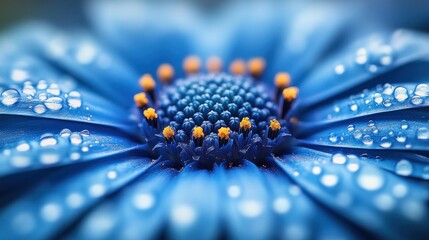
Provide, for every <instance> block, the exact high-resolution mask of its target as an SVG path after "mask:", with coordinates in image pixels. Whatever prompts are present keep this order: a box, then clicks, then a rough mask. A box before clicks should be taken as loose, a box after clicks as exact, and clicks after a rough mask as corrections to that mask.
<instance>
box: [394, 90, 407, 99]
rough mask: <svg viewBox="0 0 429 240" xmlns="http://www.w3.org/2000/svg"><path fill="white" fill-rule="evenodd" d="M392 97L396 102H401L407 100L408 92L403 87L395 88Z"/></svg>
mask: <svg viewBox="0 0 429 240" xmlns="http://www.w3.org/2000/svg"><path fill="white" fill-rule="evenodd" d="M394 97H395V99H396V100H397V101H398V102H403V101H405V100H407V98H408V91H407V89H406V88H404V87H397V88H395V91H394Z"/></svg>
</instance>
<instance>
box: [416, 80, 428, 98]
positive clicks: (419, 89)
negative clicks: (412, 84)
mask: <svg viewBox="0 0 429 240" xmlns="http://www.w3.org/2000/svg"><path fill="white" fill-rule="evenodd" d="M414 94H415V95H417V96H420V97H427V96H429V86H428V85H427V84H423V83H422V84H419V85H417V86H416V88H415V89H414Z"/></svg>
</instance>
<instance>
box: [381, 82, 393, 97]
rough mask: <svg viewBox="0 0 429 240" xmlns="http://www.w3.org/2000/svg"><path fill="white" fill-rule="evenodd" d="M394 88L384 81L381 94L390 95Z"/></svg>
mask: <svg viewBox="0 0 429 240" xmlns="http://www.w3.org/2000/svg"><path fill="white" fill-rule="evenodd" d="M394 89H395V88H394V87H393V86H392V84H390V83H385V84H384V86H383V94H385V95H392V93H393V90H394Z"/></svg>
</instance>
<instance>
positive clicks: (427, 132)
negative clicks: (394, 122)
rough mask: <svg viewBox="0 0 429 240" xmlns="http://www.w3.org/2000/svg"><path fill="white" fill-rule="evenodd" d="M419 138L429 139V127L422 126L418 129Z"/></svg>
mask: <svg viewBox="0 0 429 240" xmlns="http://www.w3.org/2000/svg"><path fill="white" fill-rule="evenodd" d="M417 139H420V140H428V139H429V129H428V128H426V127H421V128H419V129H417Z"/></svg>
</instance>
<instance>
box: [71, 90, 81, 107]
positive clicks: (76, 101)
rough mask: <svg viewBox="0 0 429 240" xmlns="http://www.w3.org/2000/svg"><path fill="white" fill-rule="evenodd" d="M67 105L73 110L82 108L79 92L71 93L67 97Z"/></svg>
mask: <svg viewBox="0 0 429 240" xmlns="http://www.w3.org/2000/svg"><path fill="white" fill-rule="evenodd" d="M67 104H68V105H69V106H70V107H71V108H80V107H81V106H82V99H81V96H80V93H79V92H77V91H71V92H69V94H68V97H67Z"/></svg>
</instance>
